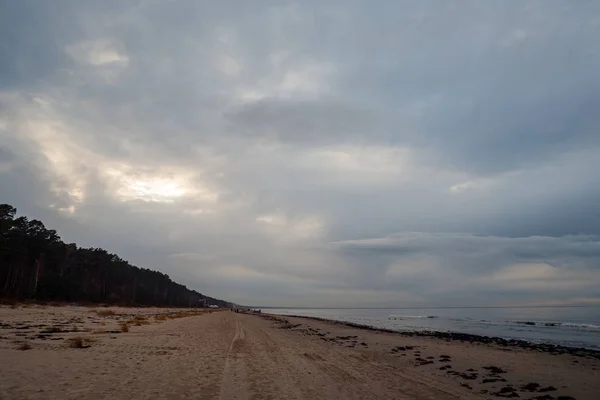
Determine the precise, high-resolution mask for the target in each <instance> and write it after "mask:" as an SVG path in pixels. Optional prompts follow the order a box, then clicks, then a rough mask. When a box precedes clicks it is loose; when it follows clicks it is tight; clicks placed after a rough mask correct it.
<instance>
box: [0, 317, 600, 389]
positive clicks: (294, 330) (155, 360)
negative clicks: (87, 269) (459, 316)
mask: <svg viewBox="0 0 600 400" xmlns="http://www.w3.org/2000/svg"><path fill="white" fill-rule="evenodd" d="M0 360H1V361H0V398H1V399H83V398H85V399H109V398H110V399H183V398H186V399H321V398H322V399H493V398H523V399H546V400H551V399H564V400H566V399H571V398H574V399H578V400H582V399H583V400H585V399H590V400H592V399H598V398H599V394H600V359H598V358H596V357H595V356H594V354H593V353H589V354H586V353H584V354H570V353H566V352H554V353H553V352H549V351H540V350H539V349H528V348H522V347H519V346H510V345H502V344H497V343H481V342H471V341H468V340H465V341H460V340H455V339H450V338H438V337H421V336H407V335H402V334H398V333H392V332H384V331H380V330H368V329H361V328H360V327H354V326H348V325H345V324H342V323H335V322H329V321H323V320H316V319H311V318H298V317H290V316H285V317H284V316H275V315H266V314H244V313H233V312H230V311H227V310H223V311H213V312H209V311H208V310H190V309H165V308H91V307H70V306H27V307H24V306H17V307H13V308H11V307H8V306H3V307H1V308H0Z"/></svg>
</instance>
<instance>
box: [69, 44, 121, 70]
mask: <svg viewBox="0 0 600 400" xmlns="http://www.w3.org/2000/svg"><path fill="white" fill-rule="evenodd" d="M119 47H120V46H117V45H115V43H113V42H111V41H110V40H106V39H102V40H95V41H83V42H78V43H75V44H71V45H68V46H66V47H65V52H66V53H67V54H68V55H69V56H70V57H72V58H73V59H74V60H75V61H77V62H79V63H82V64H90V65H93V66H102V65H114V66H119V67H127V66H128V65H129V57H128V56H127V54H126V53H125V50H124V49H122V48H119Z"/></svg>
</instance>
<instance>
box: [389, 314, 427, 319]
mask: <svg viewBox="0 0 600 400" xmlns="http://www.w3.org/2000/svg"><path fill="white" fill-rule="evenodd" d="M433 318H439V317H438V316H437V315H390V316H389V317H388V319H391V320H395V319H433Z"/></svg>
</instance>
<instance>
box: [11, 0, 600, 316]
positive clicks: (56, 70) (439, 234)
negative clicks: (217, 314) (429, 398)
mask: <svg viewBox="0 0 600 400" xmlns="http://www.w3.org/2000/svg"><path fill="white" fill-rule="evenodd" d="M599 43H600V3H598V2H594V1H589V2H587V1H577V2H565V1H553V0H547V1H533V0H532V1H513V2H509V1H505V2H500V1H491V0H489V1H480V0H477V1H455V2H445V1H421V0H419V1H416V0H415V1H396V0H393V1H385V0H381V1H377V2H370V1H366V0H365V1H358V0H343V1H342V0H339V1H337V0H325V1H323V0H318V1H317V0H315V1H312V0H306V1H293V2H290V1H285V0H279V1H262V0H256V1H252V2H249V1H242V0H239V1H231V0H222V1H219V2H214V1H196V0H193V1H192V0H190V1H186V0H182V1H169V0H161V1H159V0H132V1H122V0H107V1H102V2H100V1H91V0H55V1H52V2H50V1H37V0H0V202H2V203H9V204H12V205H13V206H15V207H17V209H18V214H19V215H27V216H28V217H30V218H37V219H40V220H42V221H43V222H44V223H45V224H46V226H47V227H49V228H52V229H56V230H58V232H59V234H60V235H61V237H62V238H63V240H64V241H66V242H76V243H77V244H78V245H80V246H93V247H103V248H105V249H106V250H108V251H110V252H113V253H117V254H119V255H120V256H121V257H123V258H125V259H127V260H129V261H130V262H131V263H132V264H135V265H138V266H140V267H144V268H150V269H155V270H159V271H161V272H164V273H167V274H169V276H170V277H171V278H172V279H173V280H175V281H177V282H180V283H183V284H185V285H187V286H188V287H189V288H191V289H195V290H198V291H200V292H201V293H205V294H207V295H210V296H213V297H218V298H223V299H226V300H229V301H233V302H236V303H239V304H246V305H261V306H299V307H318V306H327V307H354V306H362V307H368V306H373V307H386V306H388V307H411V306H441V305H443V306H489V305H549V304H560V305H569V304H577V305H592V304H595V305H598V304H600V173H599V172H598V171H599V170H600V75H599V73H598V71H600V44H599Z"/></svg>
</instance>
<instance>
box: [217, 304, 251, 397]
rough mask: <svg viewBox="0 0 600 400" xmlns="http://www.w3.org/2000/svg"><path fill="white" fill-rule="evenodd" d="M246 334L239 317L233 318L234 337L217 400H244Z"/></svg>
mask: <svg viewBox="0 0 600 400" xmlns="http://www.w3.org/2000/svg"><path fill="white" fill-rule="evenodd" d="M245 345H246V334H245V331H244V326H243V325H242V322H241V321H240V319H239V317H238V316H237V315H236V316H235V335H234V336H233V339H232V340H231V343H230V344H229V348H228V349H227V355H226V359H225V367H224V368H223V378H222V380H221V390H220V392H219V400H231V399H236V400H246V399H250V398H251V397H252V396H251V395H252V393H250V391H249V387H248V378H247V372H246V362H245V358H246V357H245V356H246V354H245V347H246V346H245Z"/></svg>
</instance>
